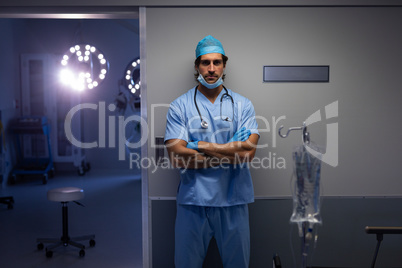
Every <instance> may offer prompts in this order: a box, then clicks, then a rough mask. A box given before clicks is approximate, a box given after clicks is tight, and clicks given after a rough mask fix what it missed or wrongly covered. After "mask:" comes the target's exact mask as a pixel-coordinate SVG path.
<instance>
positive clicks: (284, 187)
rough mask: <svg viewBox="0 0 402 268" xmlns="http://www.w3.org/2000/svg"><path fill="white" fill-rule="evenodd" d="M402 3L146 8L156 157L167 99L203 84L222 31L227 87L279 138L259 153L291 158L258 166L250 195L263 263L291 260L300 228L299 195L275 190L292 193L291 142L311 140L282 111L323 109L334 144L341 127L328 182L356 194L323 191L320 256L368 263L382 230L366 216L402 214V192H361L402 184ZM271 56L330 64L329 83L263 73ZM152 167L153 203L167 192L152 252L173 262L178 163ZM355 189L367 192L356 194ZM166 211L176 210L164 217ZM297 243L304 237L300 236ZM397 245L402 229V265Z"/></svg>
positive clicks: (321, 139)
mask: <svg viewBox="0 0 402 268" xmlns="http://www.w3.org/2000/svg"><path fill="white" fill-rule="evenodd" d="M401 11H402V9H400V8H356V7H354V8H341V7H333V8H307V7H303V8H295V7H292V8H291V7H289V8H285V7H282V8H216V9H203V8H198V9H195V8H194V9H192V8H178V9H175V8H169V9H163V8H151V9H150V8H148V9H147V40H146V41H147V85H148V91H147V95H148V119H149V120H148V122H149V124H150V125H149V126H148V127H149V130H150V133H149V135H148V138H149V141H150V143H149V146H148V151H149V157H153V156H154V148H153V146H152V141H153V138H154V137H155V136H163V135H164V130H165V120H166V117H165V116H166V112H167V107H165V106H166V104H168V103H170V102H171V101H173V100H174V99H175V98H176V97H178V96H179V95H180V94H183V93H184V92H186V91H187V90H188V89H189V88H191V87H193V86H194V85H195V82H194V80H193V71H194V70H193V60H194V49H195V46H196V44H197V42H198V41H199V40H200V39H201V38H203V37H204V36H206V35H208V34H211V35H213V36H215V37H216V38H218V39H220V40H221V41H222V43H223V45H224V47H225V50H226V53H227V55H228V56H229V62H228V66H227V68H226V72H227V79H226V81H225V84H226V86H227V87H228V88H231V89H233V90H235V91H236V92H239V93H241V94H243V95H245V96H247V97H248V98H249V99H251V101H252V102H253V103H254V106H255V108H256V114H257V115H259V116H261V117H263V118H266V120H267V122H268V123H267V124H264V122H265V121H264V120H262V119H260V120H259V124H260V128H261V129H262V130H263V129H266V130H265V131H260V132H261V138H260V142H259V144H260V145H264V144H265V145H266V144H268V146H266V147H264V148H260V149H259V150H257V155H256V157H257V158H260V159H262V158H264V157H268V156H269V155H270V154H271V161H273V160H272V157H273V156H275V157H276V159H277V160H279V159H280V158H283V159H284V161H285V163H286V168H284V169H281V168H277V167H276V166H271V167H267V168H262V167H256V168H253V169H252V175H253V182H254V186H255V192H256V196H257V197H259V198H262V199H259V200H258V201H257V202H256V203H255V204H252V205H250V219H251V220H250V222H251V226H252V227H251V228H252V230H251V232H252V236H253V239H252V252H253V253H252V254H253V255H252V264H253V265H252V267H264V266H267V265H268V263H266V261H267V260H269V259H270V257H271V256H272V254H273V251H280V252H279V253H280V254H282V255H283V257H284V259H285V262H286V266H285V267H289V266H291V265H292V260H291V254H290V253H289V252H290V251H291V248H290V247H289V244H290V243H289V237H291V236H290V235H287V236H285V234H288V233H289V229H290V228H289V226H288V222H289V217H290V214H291V209H292V205H291V200H290V199H289V198H288V199H286V198H285V199H283V200H279V201H278V200H272V198H273V199H275V198H277V197H290V195H291V190H290V178H291V175H292V169H293V167H292V159H291V152H292V150H293V147H294V146H295V145H299V144H300V141H301V135H300V134H299V133H292V134H291V136H290V137H288V138H287V139H280V138H279V137H278V135H277V134H276V132H277V129H275V127H274V125H275V124H274V123H273V121H275V120H278V118H280V117H281V116H284V117H286V119H283V120H281V121H280V122H279V123H277V126H279V125H281V124H283V125H285V128H288V127H294V126H300V125H301V124H302V122H303V121H304V120H306V119H307V118H308V117H309V116H310V115H312V114H313V113H314V112H316V111H318V110H320V111H321V116H322V120H321V121H320V122H317V123H315V124H313V125H311V127H309V131H310V134H311V137H312V140H313V141H315V142H316V143H317V144H319V145H321V146H324V147H325V146H326V135H327V133H326V125H327V124H328V123H337V124H338V126H339V132H338V134H339V135H338V137H339V140H338V144H339V147H338V149H339V163H338V165H337V166H336V167H332V166H330V165H327V164H323V168H322V184H323V195H324V196H345V198H341V199H337V198H334V199H330V201H325V202H324V205H323V207H322V215H323V220H324V225H323V227H322V228H320V238H319V244H318V248H317V250H316V253H315V257H316V258H315V260H316V261H315V263H314V264H316V265H325V266H342V267H347V266H349V267H350V266H352V267H367V266H369V262H370V259H371V257H372V253H373V250H374V246H375V237H374V236H373V237H370V236H368V235H365V234H364V231H363V228H364V226H365V225H370V224H371V223H372V224H378V225H400V224H401V219H400V218H399V217H398V216H397V215H398V213H399V214H400V209H399V208H398V207H399V206H400V199H398V198H390V199H382V198H380V199H365V198H361V197H363V196H368V197H370V196H377V197H382V196H388V197H392V196H401V195H402V190H401V189H402V187H401V180H400V179H399V174H400V173H401V165H400V164H399V162H400V156H399V151H400V149H401V148H402V142H401V140H400V138H399V134H398V133H399V132H400V127H399V124H398V122H399V114H400V113H401V112H402V109H401V106H400V100H401V97H402V96H401V95H402V93H401V91H400V90H399V88H400V81H399V80H400V79H399V77H400V73H401V71H402V68H401V65H400V64H399V62H400V60H401V59H402V53H401V51H400V49H399V48H400V46H401V44H402V39H401V37H400V35H399V34H398V32H399V31H400V30H401V25H402V19H401V16H400V14H401ZM264 65H329V66H330V82H329V83H263V82H262V68H263V66H264ZM335 101H338V112H339V115H338V117H335V118H331V119H329V120H326V119H325V106H326V105H328V104H331V103H333V102H335ZM158 104H159V105H158ZM157 106H158V107H157ZM156 107H157V108H156ZM271 164H272V162H271ZM148 175H149V176H148V179H149V195H150V199H151V200H155V201H153V202H152V204H156V203H158V202H161V203H163V202H167V203H165V204H163V205H161V206H162V207H163V209H158V208H159V205H157V206H156V207H154V206H151V207H152V209H151V212H152V217H151V220H152V222H151V226H152V228H151V230H152V231H151V234H150V235H151V236H152V248H153V249H154V251H153V252H152V256H153V258H152V260H153V261H154V262H155V263H163V262H164V261H166V263H171V262H172V260H173V259H172V258H173V257H172V254H173V252H172V250H171V248H172V247H173V245H172V243H173V240H172V239H170V240H169V237H166V235H164V236H159V235H160V234H162V233H164V234H166V233H172V232H173V229H171V227H172V226H173V221H174V213H175V208H174V205H171V207H170V208H168V207H169V205H168V203H169V204H170V202H171V203H174V202H173V201H169V200H170V199H174V196H175V194H176V189H177V183H178V172H177V171H175V170H172V169H163V168H160V167H159V168H158V169H157V170H156V171H155V170H153V171H152V172H148ZM356 196H357V197H360V198H357V199H355V198H350V197H356ZM266 198H267V200H264V199H266ZM159 200H160V201H159ZM163 200H166V201H163ZM162 210H163V214H162ZM158 213H161V214H160V215H170V217H163V221H162V218H159V214H158ZM278 215H279V216H278ZM166 222H168V223H166ZM154 234H157V235H154ZM279 234H280V235H279ZM293 234H294V235H296V231H294V233H293ZM273 236H274V237H273ZM160 237H163V238H164V239H165V240H163V241H162V240H160V239H159V238H160ZM386 239H388V238H386ZM389 239H391V240H392V239H400V238H389ZM163 245H166V247H164V246H163ZM293 245H294V247H295V248H297V247H298V246H299V243H298V242H297V240H296V241H294V243H293ZM345 245H347V246H345ZM398 245H400V240H393V242H390V244H388V246H389V248H387V249H384V251H387V252H388V254H391V255H388V256H387V257H388V259H387V260H384V259H383V260H382V261H383V262H382V263H379V267H389V266H392V265H393V266H396V265H400V263H401V260H400V258H399V256H398V253H396V252H397V248H398ZM168 247H169V248H170V249H168ZM264 249H266V251H264ZM295 250H296V249H295ZM334 253H336V254H334ZM330 254H332V255H330ZM333 256H335V258H336V259H335V258H334V257H333ZM160 258H161V259H160ZM381 265H382V266H381ZM155 267H157V266H155Z"/></svg>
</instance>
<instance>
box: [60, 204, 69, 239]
mask: <svg viewBox="0 0 402 268" xmlns="http://www.w3.org/2000/svg"><path fill="white" fill-rule="evenodd" d="M62 204H63V208H62V219H63V236H62V237H61V240H62V241H63V242H64V244H65V245H66V246H67V244H68V241H69V240H70V238H69V237H68V207H67V202H62Z"/></svg>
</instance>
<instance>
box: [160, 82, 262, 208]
mask: <svg viewBox="0 0 402 268" xmlns="http://www.w3.org/2000/svg"><path fill="white" fill-rule="evenodd" d="M194 92H195V87H194V88H192V89H190V90H189V91H188V92H187V93H185V94H183V95H181V96H180V97H178V98H177V99H176V100H174V101H173V102H172V103H171V104H170V108H169V111H168V114H167V123H166V132H165V141H167V140H170V139H181V140H184V141H186V142H190V141H206V142H214V143H219V144H223V143H227V142H228V141H229V140H230V139H231V138H232V137H233V135H234V134H235V133H236V131H237V130H239V129H241V128H242V127H245V128H246V129H249V130H250V131H251V133H252V134H258V135H259V133H258V125H257V122H256V120H255V111H254V106H253V104H252V103H251V101H250V100H249V99H247V98H245V97H243V96H241V95H240V94H237V93H235V92H233V91H231V90H230V89H228V92H229V95H231V96H232V98H233V102H234V104H233V105H232V101H231V99H230V97H227V96H224V98H223V100H222V109H221V101H220V100H221V97H222V95H223V94H225V93H226V91H225V90H224V89H223V90H222V91H221V93H220V95H219V96H218V97H217V98H216V100H215V103H211V102H210V101H209V100H208V99H207V98H206V97H205V96H204V95H203V94H202V93H201V92H200V91H197V104H198V108H199V110H200V113H201V116H202V118H203V119H204V120H205V121H207V122H208V128H207V129H203V128H202V127H201V118H200V116H199V114H198V112H197V108H196V106H195V103H194ZM226 117H229V118H230V120H231V121H232V122H228V121H224V120H222V118H226ZM180 177H181V180H180V185H179V189H178V193H177V203H178V204H186V205H198V206H212V207H224V206H234V205H240V204H247V203H251V202H253V201H254V190H253V183H252V180H251V175H250V170H249V167H248V165H247V163H244V164H237V165H233V164H221V165H220V166H219V167H211V168H206V169H181V171H180Z"/></svg>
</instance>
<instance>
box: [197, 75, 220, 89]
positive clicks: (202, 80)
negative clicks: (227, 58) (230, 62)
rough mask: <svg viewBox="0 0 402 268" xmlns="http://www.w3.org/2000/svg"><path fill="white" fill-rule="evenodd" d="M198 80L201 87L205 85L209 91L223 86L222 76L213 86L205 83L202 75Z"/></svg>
mask: <svg viewBox="0 0 402 268" xmlns="http://www.w3.org/2000/svg"><path fill="white" fill-rule="evenodd" d="M197 80H198V82H200V83H201V85H203V86H204V87H206V88H208V89H213V88H217V87H219V86H220V85H222V84H223V79H222V76H221V77H219V79H218V80H216V82H215V83H213V84H209V83H208V82H207V81H205V79H204V77H203V76H202V75H201V74H199V75H198V78H197Z"/></svg>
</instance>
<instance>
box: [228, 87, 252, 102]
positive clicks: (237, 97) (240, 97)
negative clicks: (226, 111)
mask: <svg viewBox="0 0 402 268" xmlns="http://www.w3.org/2000/svg"><path fill="white" fill-rule="evenodd" d="M229 94H231V95H232V98H233V101H235V102H236V101H237V102H239V101H241V102H251V101H250V100H249V99H248V98H247V97H245V96H243V95H242V94H240V93H237V92H234V91H232V90H230V92H229Z"/></svg>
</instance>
